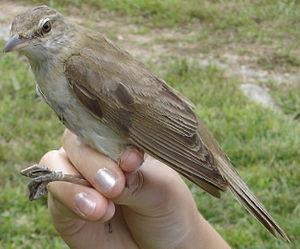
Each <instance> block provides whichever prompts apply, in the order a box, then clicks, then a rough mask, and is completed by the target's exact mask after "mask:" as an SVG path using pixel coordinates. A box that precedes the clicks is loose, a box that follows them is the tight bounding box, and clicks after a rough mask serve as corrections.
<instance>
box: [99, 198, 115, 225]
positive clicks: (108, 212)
mask: <svg viewBox="0 0 300 249" xmlns="http://www.w3.org/2000/svg"><path fill="white" fill-rule="evenodd" d="M115 211H116V207H115V204H114V203H113V202H112V201H111V200H108V204H107V209H106V212H105V214H104V215H103V217H102V219H101V220H102V221H103V222H107V221H109V220H110V219H112V217H113V216H114V215H115Z"/></svg>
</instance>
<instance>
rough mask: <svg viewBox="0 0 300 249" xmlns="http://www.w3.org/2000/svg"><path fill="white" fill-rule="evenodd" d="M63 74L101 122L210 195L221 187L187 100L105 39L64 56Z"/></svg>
mask: <svg viewBox="0 0 300 249" xmlns="http://www.w3.org/2000/svg"><path fill="white" fill-rule="evenodd" d="M95 51H99V52H95ZM65 73H66V76H67V78H68V80H69V83H70V86H71V87H72V88H73V90H74V93H75V94H76V95H77V97H78V99H80V101H81V102H82V104H83V105H85V106H86V108H87V109H88V110H89V111H90V112H91V113H93V114H94V115H96V116H97V117H98V118H101V121H102V122H105V123H107V124H108V125H109V126H110V127H112V128H113V129H115V130H116V131H117V132H119V133H121V135H123V136H126V137H127V138H128V139H129V140H130V141H131V142H132V143H133V144H135V145H137V146H138V147H141V148H142V149H144V150H145V151H146V152H147V153H149V154H150V155H152V156H153V157H155V158H157V159H159V160H161V161H163V162H164V163H166V164H167V165H169V166H170V167H172V168H174V169H175V170H177V171H178V172H180V173H181V174H182V175H184V176H185V177H187V178H188V179H190V180H191V181H193V182H195V183H196V184H198V185H199V186H201V187H202V188H204V189H205V190H207V191H208V192H209V193H211V194H213V195H214V196H219V190H225V188H226V187H227V183H226V181H225V180H224V178H223V177H222V175H221V174H220V171H219V169H218V168H217V166H216V164H215V160H214V156H213V154H212V153H211V151H210V150H209V149H208V148H207V146H206V145H205V144H204V143H203V141H202V139H201V137H200V135H199V132H200V131H199V122H198V119H197V117H196V116H195V114H194V112H193V110H192V108H191V104H190V103H189V102H188V101H186V100H185V99H184V98H183V97H182V96H180V95H179V94H178V93H177V92H175V90H173V89H171V88H170V87H169V86H167V85H166V83H165V82H164V81H163V80H161V79H159V78H157V77H156V76H154V75H153V74H152V73H150V72H149V71H148V70H147V69H146V68H145V67H144V66H143V65H142V64H141V63H139V62H137V61H136V60H134V59H133V58H132V57H131V56H130V55H129V54H128V53H126V52H124V51H122V50H120V49H118V48H117V47H115V46H114V45H113V44H111V43H109V42H108V43H107V44H104V45H103V47H101V46H100V48H99V46H98V47H97V48H96V47H95V48H94V49H88V48H85V49H82V50H81V51H80V53H79V54H78V55H73V56H71V57H69V58H68V60H67V61H66V63H65Z"/></svg>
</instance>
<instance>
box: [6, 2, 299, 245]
mask: <svg viewBox="0 0 300 249" xmlns="http://www.w3.org/2000/svg"><path fill="white" fill-rule="evenodd" d="M33 2H34V1H29V0H28V1H1V3H0V40H1V39H3V40H6V39H7V37H8V30H9V24H10V22H11V20H12V18H13V16H14V15H16V13H18V12H20V11H23V10H24V9H26V8H28V7H30V5H31V4H33ZM82 2H83V1H80V0H78V1H76V2H75V3H76V4H75V6H72V7H70V1H68V0H64V1H55V0H53V1H51V3H52V4H53V5H54V6H55V7H57V8H59V9H60V10H61V11H62V12H64V13H65V14H66V15H68V16H69V17H70V18H71V19H72V21H74V22H78V23H80V24H82V25H84V26H87V27H89V28H92V29H98V30H99V31H101V32H104V33H106V35H107V36H108V37H109V38H110V39H112V40H113V41H115V42H116V43H117V44H118V45H119V46H121V47H123V48H125V49H127V50H128V51H130V53H132V54H133V55H134V56H135V57H137V58H138V59H140V60H142V61H143V62H144V63H146V64H147V66H148V67H150V68H151V69H152V70H153V71H155V72H156V73H157V74H158V75H160V76H161V77H163V78H164V79H165V80H166V81H167V82H168V83H169V84H171V85H172V86H173V87H175V88H177V89H178V90H179V91H181V92H182V93H184V94H185V95H186V96H188V97H189V98H190V99H191V100H192V101H193V102H194V103H195V105H196V110H197V113H198V114H199V116H200V117H201V118H202V119H203V120H204V121H205V122H206V124H207V126H208V127H209V128H210V130H211V131H212V132H213V134H214V136H215V137H216V138H217V140H218V141H219V142H220V144H221V146H222V147H223V148H224V150H225V151H226V152H227V153H228V155H229V156H230V158H231V160H232V161H233V162H234V164H235V165H236V167H237V169H238V170H239V172H240V173H241V175H242V177H243V178H244V179H245V180H246V181H247V183H248V184H249V186H250V187H251V189H253V191H254V192H255V193H256V194H257V195H258V197H259V198H260V199H261V200H262V202H263V203H264V204H265V206H266V207H267V208H268V209H269V210H270V212H271V213H272V214H273V215H274V217H275V218H276V219H277V220H278V222H279V223H280V224H281V225H282V226H283V227H284V228H285V229H286V230H287V233H288V234H289V236H290V237H291V239H292V240H293V241H294V244H292V245H290V246H289V245H287V244H285V243H283V242H280V241H278V240H275V239H273V238H272V237H271V236H269V235H268V233H267V232H266V231H265V230H264V229H263V228H262V227H261V226H260V225H259V224H258V223H257V222H256V221H255V220H254V219H253V218H252V217H251V216H249V215H248V214H247V213H246V212H244V211H243V210H242V208H240V206H239V204H238V203H237V202H236V201H235V200H234V199H233V197H232V196H231V195H230V194H224V195H223V196H222V200H221V201H220V200H215V199H213V198H211V197H210V196H208V195H207V194H205V193H203V192H202V191H201V190H199V189H198V188H196V187H194V186H192V185H190V186H191V190H192V191H193V194H194V196H195V199H196V201H197V204H198V208H199V211H200V212H201V213H202V214H203V215H204V216H205V217H206V218H207V219H208V220H209V221H210V222H211V223H212V224H213V225H214V227H215V228H216V229H217V230H218V231H219V232H220V233H221V234H222V236H224V237H225V239H226V240H228V241H229V243H230V244H231V245H232V246H233V247H234V248H270V249H271V248H272V249H273V248H299V247H300V242H299V240H300V221H299V220H300V218H299V217H300V206H299V203H300V188H299V179H300V167H299V164H300V156H299V148H300V124H299V116H300V110H299V106H300V84H299V70H298V67H299V65H300V59H299V58H300V57H299V56H300V45H299V38H300V21H299V20H300V14H299V13H300V6H299V4H298V3H297V1H268V0H265V1H257V2H256V1H234V0H232V1H200V3H201V4H199V1H196V0H188V1H179V0H174V1H171V0H168V1H163V3H161V1H156V0H147V1H139V0H134V1H120V0H114V1H105V0H101V1H94V0H90V1H85V4H82ZM184 2H187V3H189V4H184ZM258 2H259V3H258ZM91 8H92V9H93V13H92V14H91ZM0 44H1V47H2V44H3V43H0ZM245 89H246V90H245ZM247 89H248V90H247ZM249 89H252V90H251V91H254V95H255V96H257V95H258V96H259V99H261V98H263V100H262V101H260V103H262V102H263V103H264V101H266V102H267V104H265V105H264V106H262V105H260V104H257V103H255V102H254V101H252V100H251V99H248V98H247V97H246V96H250V93H251V91H250V90H249ZM253 89H254V90H253ZM255 89H256V90H255ZM257 89H258V90H257ZM244 94H246V96H245V95H244ZM252 95H253V94H252ZM264 96H267V97H264ZM256 99H257V98H256ZM266 99H269V101H267V100H266ZM0 116H1V117H3V118H1V122H0V186H1V189H2V191H1V192H0V224H1V225H0V248H63V247H64V246H63V245H64V244H63V242H62V241H61V240H60V238H59V237H58V236H57V234H56V232H55V231H54V228H53V226H52V225H51V221H50V218H49V217H48V214H47V211H46V206H45V203H46V201H45V200H41V201H39V202H34V203H29V202H28V201H27V199H26V189H25V183H26V179H23V178H22V177H21V176H20V175H19V174H18V171H19V170H20V169H21V168H24V167H26V166H28V165H30V164H32V163H34V162H36V161H37V160H38V159H39V158H40V157H41V156H42V155H43V153H45V152H46V151H48V150H50V149H55V148H58V147H59V146H60V140H59V137H60V135H61V133H62V131H63V127H62V125H60V124H59V122H58V120H57V118H56V117H55V115H54V114H53V113H52V111H51V110H50V109H49V108H48V107H47V106H46V105H45V104H44V103H42V102H41V101H40V100H39V99H38V98H37V97H36V95H35V93H34V78H33V76H32V74H31V73H30V69H29V66H28V64H27V63H26V60H25V59H24V58H22V57H18V56H17V55H14V54H11V55H3V54H2V55H0Z"/></svg>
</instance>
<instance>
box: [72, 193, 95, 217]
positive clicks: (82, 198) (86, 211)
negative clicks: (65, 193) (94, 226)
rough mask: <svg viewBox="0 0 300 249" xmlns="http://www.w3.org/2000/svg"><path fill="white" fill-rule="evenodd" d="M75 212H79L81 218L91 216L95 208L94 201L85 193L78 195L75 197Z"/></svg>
mask: <svg viewBox="0 0 300 249" xmlns="http://www.w3.org/2000/svg"><path fill="white" fill-rule="evenodd" d="M75 205H76V207H77V210H76V211H79V213H81V214H82V215H83V216H89V215H91V214H92V213H93V212H94V211H95V208H96V201H95V200H93V197H92V196H90V195H89V194H86V193H79V194H77V195H76V196H75Z"/></svg>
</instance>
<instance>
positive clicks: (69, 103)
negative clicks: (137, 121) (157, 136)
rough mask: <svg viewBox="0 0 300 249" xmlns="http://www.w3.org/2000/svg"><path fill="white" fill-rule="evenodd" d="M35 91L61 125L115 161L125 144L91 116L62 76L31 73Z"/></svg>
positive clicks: (119, 137) (124, 141)
mask: <svg viewBox="0 0 300 249" xmlns="http://www.w3.org/2000/svg"><path fill="white" fill-rule="evenodd" d="M35 76H36V80H37V82H38V85H37V92H38V94H39V95H40V96H41V97H42V99H44V101H45V102H46V103H47V104H48V105H49V106H50V107H51V108H52V109H53V110H54V111H55V113H56V114H57V116H58V117H59V119H60V120H61V122H62V123H63V124H64V125H65V126H66V127H67V128H68V129H70V130H71V131H72V132H74V133H75V134H76V135H78V136H79V137H81V138H82V139H83V140H84V141H85V142H86V143H87V144H89V145H90V146H91V147H93V148H95V149H96V150H98V151H100V152H102V153H104V154H105V155H107V156H109V157H110V158H111V159H113V160H115V161H117V160H118V159H119V157H120V155H121V153H122V151H123V150H124V149H125V147H126V146H127V145H128V141H126V140H124V138H122V137H121V136H120V135H119V134H117V133H116V132H114V131H113V130H112V129H111V128H110V127H108V126H107V125H105V124H104V123H103V122H101V120H100V119H98V118H96V117H95V116H93V115H92V114H91V113H90V112H89V111H88V110H87V109H86V108H85V107H84V106H83V105H82V104H81V102H80V101H79V99H78V98H77V97H76V96H75V94H74V92H73V90H72V89H71V87H70V86H69V83H68V80H67V79H66V77H65V76H64V74H52V75H51V76H49V75H48V76H45V75H40V73H39V72H35Z"/></svg>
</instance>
